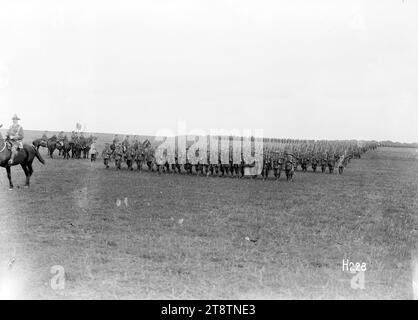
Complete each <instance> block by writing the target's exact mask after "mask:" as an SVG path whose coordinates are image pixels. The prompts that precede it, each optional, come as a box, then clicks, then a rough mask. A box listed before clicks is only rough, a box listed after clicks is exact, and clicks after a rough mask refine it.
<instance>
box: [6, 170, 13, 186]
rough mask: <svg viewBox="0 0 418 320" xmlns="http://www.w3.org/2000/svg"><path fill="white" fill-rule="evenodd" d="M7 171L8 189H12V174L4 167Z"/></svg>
mask: <svg viewBox="0 0 418 320" xmlns="http://www.w3.org/2000/svg"><path fill="white" fill-rule="evenodd" d="M6 171H7V178H8V179H9V189H10V190H11V189H13V183H12V172H11V170H10V166H6Z"/></svg>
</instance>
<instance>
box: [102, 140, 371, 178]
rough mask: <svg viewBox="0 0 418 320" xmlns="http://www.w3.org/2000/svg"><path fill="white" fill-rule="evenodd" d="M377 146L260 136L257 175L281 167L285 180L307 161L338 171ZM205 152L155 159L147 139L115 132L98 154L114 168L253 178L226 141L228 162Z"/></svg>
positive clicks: (304, 167)
mask: <svg viewBox="0 0 418 320" xmlns="http://www.w3.org/2000/svg"><path fill="white" fill-rule="evenodd" d="M377 147H378V143H377V142H374V141H372V142H366V141H364V142H358V141H354V140H350V141H313V140H312V141H308V140H290V139H263V150H262V159H263V161H262V168H261V170H260V171H261V176H262V178H263V179H267V178H268V177H269V173H271V172H272V173H273V175H274V177H275V178H276V179H279V178H280V176H281V172H282V171H284V172H285V174H286V178H287V180H292V179H293V174H294V172H295V171H296V170H297V169H298V167H299V166H300V167H301V169H302V171H303V172H306V171H308V166H309V165H311V167H312V171H314V172H316V171H317V168H318V167H320V168H321V171H322V172H325V171H326V168H328V169H329V173H331V174H332V173H334V169H335V168H338V172H339V173H340V174H342V173H343V171H344V168H345V167H346V166H347V165H348V163H349V162H350V160H351V159H353V158H360V157H361V154H363V153H365V152H367V151H368V150H374V149H376V148H377ZM166 152H167V150H165V153H164V154H163V155H164V156H167V154H166ZM187 152H189V148H187ZM207 152H208V154H207V158H206V159H203V156H204V155H200V154H199V149H197V150H196V154H195V156H196V157H195V159H200V161H199V160H197V161H195V162H194V163H190V162H189V160H188V159H186V161H179V158H178V157H179V155H178V153H177V152H175V157H174V162H173V163H169V162H168V161H166V162H165V163H163V162H162V161H161V160H160V161H157V159H156V156H155V149H154V148H153V147H152V145H151V143H150V141H149V140H145V141H144V142H143V143H141V142H140V141H139V139H138V138H137V136H134V137H133V141H132V143H131V142H130V139H129V136H126V137H125V138H124V139H123V141H120V140H119V137H118V136H117V135H115V137H114V139H113V141H112V143H111V144H110V143H106V145H105V149H104V150H103V151H102V158H103V161H104V164H105V166H106V168H109V163H110V162H111V161H112V159H113V160H114V161H115V166H116V168H117V169H121V168H122V167H121V165H122V162H126V164H127V167H128V170H133V164H134V163H136V164H137V170H139V171H140V170H142V168H143V165H146V166H147V167H148V170H149V171H154V172H158V173H162V172H165V173H186V174H197V175H206V176H211V175H212V176H221V177H222V176H231V177H239V178H242V177H244V176H245V175H247V176H248V175H250V176H252V177H253V178H256V177H257V175H258V174H252V172H254V170H251V169H254V166H255V165H256V164H255V163H250V164H248V163H245V161H244V156H243V154H242V153H241V159H240V160H241V161H238V162H237V161H234V160H233V159H232V158H233V149H232V145H230V149H229V152H228V153H227V157H228V156H229V163H227V164H225V163H224V162H221V158H222V150H219V153H218V161H217V162H216V161H213V159H211V156H210V153H209V152H210V151H209V149H208V150H207ZM253 153H254V149H253ZM224 159H225V157H224ZM211 160H212V161H211Z"/></svg>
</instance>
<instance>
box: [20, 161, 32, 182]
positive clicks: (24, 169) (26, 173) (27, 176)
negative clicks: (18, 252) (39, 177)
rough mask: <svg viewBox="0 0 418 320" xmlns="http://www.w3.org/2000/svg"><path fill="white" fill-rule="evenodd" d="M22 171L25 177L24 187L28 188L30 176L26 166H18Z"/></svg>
mask: <svg viewBox="0 0 418 320" xmlns="http://www.w3.org/2000/svg"><path fill="white" fill-rule="evenodd" d="M20 166H21V167H22V169H23V171H24V172H25V176H26V183H25V187H29V180H30V174H29V170H28V168H27V167H26V164H23V163H22V164H21V165H20Z"/></svg>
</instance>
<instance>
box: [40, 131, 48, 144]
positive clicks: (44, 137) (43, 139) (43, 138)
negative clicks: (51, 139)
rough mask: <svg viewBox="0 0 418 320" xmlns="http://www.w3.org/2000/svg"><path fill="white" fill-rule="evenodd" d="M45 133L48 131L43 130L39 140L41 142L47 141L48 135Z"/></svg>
mask: <svg viewBox="0 0 418 320" xmlns="http://www.w3.org/2000/svg"><path fill="white" fill-rule="evenodd" d="M47 133H48V131H46V130H45V131H44V134H43V135H42V137H41V140H42V141H43V142H45V143H46V142H47V141H48V136H47Z"/></svg>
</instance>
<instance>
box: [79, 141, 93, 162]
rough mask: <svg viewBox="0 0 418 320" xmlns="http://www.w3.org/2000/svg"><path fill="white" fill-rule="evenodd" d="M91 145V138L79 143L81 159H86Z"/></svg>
mask: <svg viewBox="0 0 418 320" xmlns="http://www.w3.org/2000/svg"><path fill="white" fill-rule="evenodd" d="M92 143H93V138H92V137H89V138H86V139H83V140H82V141H81V151H82V152H83V158H84V159H87V158H88V156H89V152H90V147H91V145H92Z"/></svg>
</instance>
